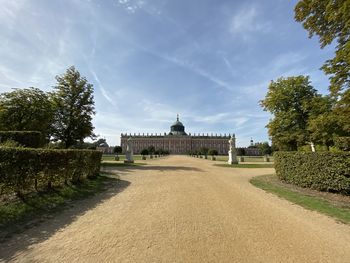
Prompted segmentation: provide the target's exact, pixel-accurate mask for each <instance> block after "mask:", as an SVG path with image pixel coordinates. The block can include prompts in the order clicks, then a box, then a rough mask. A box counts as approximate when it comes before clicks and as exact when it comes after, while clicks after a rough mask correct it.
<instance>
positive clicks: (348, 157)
mask: <svg viewBox="0 0 350 263" xmlns="http://www.w3.org/2000/svg"><path fill="white" fill-rule="evenodd" d="M274 160H275V169H276V174H277V176H278V177H279V178H280V179H281V180H282V181H285V182H287V183H291V184H295V185H298V186H301V187H308V188H312V189H316V190H320V191H328V192H338V193H342V194H350V153H347V152H314V153H312V152H275V154H274Z"/></svg>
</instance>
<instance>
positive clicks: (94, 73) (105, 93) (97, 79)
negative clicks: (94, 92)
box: [90, 69, 115, 106]
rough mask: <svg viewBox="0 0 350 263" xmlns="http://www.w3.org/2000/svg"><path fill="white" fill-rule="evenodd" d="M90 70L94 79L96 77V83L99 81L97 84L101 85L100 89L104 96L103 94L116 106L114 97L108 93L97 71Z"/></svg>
mask: <svg viewBox="0 0 350 263" xmlns="http://www.w3.org/2000/svg"><path fill="white" fill-rule="evenodd" d="M90 72H91V74H92V76H93V77H94V79H95V81H96V83H97V85H98V87H99V89H100V91H101V93H102V96H103V97H104V98H105V99H106V100H107V101H109V103H111V104H112V105H114V106H115V102H114V100H113V99H112V98H111V96H110V95H109V94H108V92H107V90H106V89H105V88H104V87H103V85H102V83H101V81H100V79H99V78H98V76H97V75H96V72H95V71H93V70H92V69H90Z"/></svg>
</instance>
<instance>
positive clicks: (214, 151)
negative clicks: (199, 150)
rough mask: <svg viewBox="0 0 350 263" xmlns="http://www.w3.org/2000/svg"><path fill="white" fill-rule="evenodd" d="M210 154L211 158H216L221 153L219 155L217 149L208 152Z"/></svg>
mask: <svg viewBox="0 0 350 263" xmlns="http://www.w3.org/2000/svg"><path fill="white" fill-rule="evenodd" d="M208 154H209V155H211V156H214V155H218V154H219V153H218V151H217V150H215V149H210V150H209V151H208Z"/></svg>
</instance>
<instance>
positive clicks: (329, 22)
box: [295, 0, 350, 96]
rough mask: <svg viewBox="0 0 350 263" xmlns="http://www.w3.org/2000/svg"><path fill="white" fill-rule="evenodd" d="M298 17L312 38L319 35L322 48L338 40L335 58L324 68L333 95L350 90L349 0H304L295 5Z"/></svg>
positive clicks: (297, 19) (296, 16)
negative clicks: (328, 76) (328, 77)
mask: <svg viewBox="0 0 350 263" xmlns="http://www.w3.org/2000/svg"><path fill="white" fill-rule="evenodd" d="M295 19H296V21H298V22H301V23H302V24H303V26H304V28H305V29H306V30H307V31H309V37H312V36H314V35H317V36H318V37H319V41H320V45H321V48H323V47H325V46H327V45H330V44H331V43H333V42H334V41H337V45H336V50H335V57H334V58H332V59H329V60H327V61H326V62H325V64H324V65H323V67H322V69H323V70H324V72H325V73H326V74H328V75H330V80H331V87H330V91H331V92H332V95H340V93H341V92H342V91H343V92H346V93H349V92H350V91H349V89H350V0H301V1H299V2H298V4H297V5H296V6H295ZM348 96H349V95H348Z"/></svg>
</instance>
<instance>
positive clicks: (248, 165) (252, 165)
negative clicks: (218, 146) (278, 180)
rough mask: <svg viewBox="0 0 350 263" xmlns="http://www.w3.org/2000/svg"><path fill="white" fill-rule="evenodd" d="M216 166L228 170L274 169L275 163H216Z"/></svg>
mask: <svg viewBox="0 0 350 263" xmlns="http://www.w3.org/2000/svg"><path fill="white" fill-rule="evenodd" d="M214 165H215V166H220V167H227V168H274V164H273V163H266V164H261V163H246V164H245V163H239V164H228V163H215V164H214Z"/></svg>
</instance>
